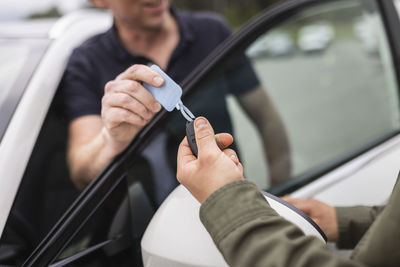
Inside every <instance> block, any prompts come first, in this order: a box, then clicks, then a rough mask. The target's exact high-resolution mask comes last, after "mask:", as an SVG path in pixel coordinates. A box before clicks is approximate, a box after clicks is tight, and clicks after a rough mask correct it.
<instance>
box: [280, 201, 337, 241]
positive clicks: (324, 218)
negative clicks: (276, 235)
mask: <svg viewBox="0 0 400 267" xmlns="http://www.w3.org/2000/svg"><path fill="white" fill-rule="evenodd" d="M282 199H283V200H285V201H287V202H289V203H290V204H292V205H293V206H295V207H296V208H298V209H299V210H301V211H302V212H304V213H305V214H307V215H308V216H310V218H311V219H313V220H314V221H315V223H316V224H318V226H319V227H321V229H322V231H324V233H325V234H326V236H327V238H328V241H332V242H336V241H337V240H338V235H339V233H338V232H339V230H338V224H337V218H336V210H335V208H334V207H332V206H330V205H328V204H326V203H323V202H321V201H319V200H316V199H314V198H306V199H301V198H291V197H289V196H285V197H283V198H282Z"/></svg>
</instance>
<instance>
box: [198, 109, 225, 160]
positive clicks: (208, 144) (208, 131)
mask: <svg viewBox="0 0 400 267" xmlns="http://www.w3.org/2000/svg"><path fill="white" fill-rule="evenodd" d="M194 131H195V135H196V143H197V149H198V152H199V157H200V156H201V155H204V154H208V153H210V152H213V151H217V152H221V150H220V149H219V148H218V145H217V143H216V141H215V134H214V130H213V128H212V127H211V125H210V123H209V122H208V120H207V119H206V118H204V117H198V118H196V120H195V122H194Z"/></svg>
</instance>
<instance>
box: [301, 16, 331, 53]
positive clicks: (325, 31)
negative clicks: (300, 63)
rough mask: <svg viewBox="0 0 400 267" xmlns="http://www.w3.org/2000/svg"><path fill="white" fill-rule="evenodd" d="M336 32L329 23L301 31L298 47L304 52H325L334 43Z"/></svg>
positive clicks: (308, 27)
mask: <svg viewBox="0 0 400 267" xmlns="http://www.w3.org/2000/svg"><path fill="white" fill-rule="evenodd" d="M334 36H335V30H334V28H333V27H332V25H330V24H328V23H321V22H319V23H315V24H312V25H307V26H304V27H302V28H301V29H300V30H299V37H298V45H299V47H300V49H301V50H302V51H304V52H318V51H323V50H325V49H326V48H327V47H328V46H329V44H330V43H331V42H332V40H333V38H334Z"/></svg>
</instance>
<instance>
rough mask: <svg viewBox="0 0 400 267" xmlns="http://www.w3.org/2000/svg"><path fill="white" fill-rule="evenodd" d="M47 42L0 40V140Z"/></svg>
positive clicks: (38, 40)
mask: <svg viewBox="0 0 400 267" xmlns="http://www.w3.org/2000/svg"><path fill="white" fill-rule="evenodd" d="M48 43H49V41H48V40H41V39H37V40H35V39H0V84H1V89H0V114H1V115H0V140H1V138H2V137H3V134H4V132H5V130H6V128H7V125H8V122H9V120H10V118H11V116H12V114H13V112H14V109H15V107H16V106H17V104H18V102H19V99H20V97H21V95H22V92H23V91H24V90H25V87H26V85H27V83H28V81H29V79H30V77H31V75H32V73H33V71H34V70H35V68H36V65H37V64H38V63H39V60H40V57H41V56H42V55H43V53H44V51H45V48H46V47H47V45H48Z"/></svg>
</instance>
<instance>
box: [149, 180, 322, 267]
mask: <svg viewBox="0 0 400 267" xmlns="http://www.w3.org/2000/svg"><path fill="white" fill-rule="evenodd" d="M265 198H266V199H267V201H268V203H269V204H270V205H271V207H272V208H273V209H275V210H276V211H277V212H278V213H279V214H280V215H281V216H282V217H284V218H286V219H287V220H289V221H291V222H292V223H294V224H295V225H297V226H298V227H299V228H300V229H301V230H302V231H303V232H304V233H305V234H306V235H313V236H316V237H317V238H319V239H321V242H325V240H324V239H323V237H322V236H321V234H320V233H319V232H318V231H317V230H316V228H314V226H312V225H311V224H310V223H309V222H308V221H307V220H306V219H304V217H302V216H301V215H299V214H298V213H296V212H295V211H294V210H292V209H290V208H288V207H287V206H285V205H283V204H281V203H279V202H278V201H276V200H274V199H272V198H270V197H267V196H266V197H265ZM199 211H200V203H199V202H198V201H197V200H196V199H195V198H194V197H193V196H192V195H191V194H190V192H189V191H188V190H187V189H186V188H185V187H183V186H182V185H180V186H178V187H177V188H176V189H175V190H174V191H173V192H172V193H171V194H170V195H169V196H168V198H167V199H166V200H165V201H164V202H163V204H162V205H161V206H160V208H159V209H158V210H157V212H156V214H155V215H154V216H153V218H152V220H151V222H150V224H149V226H148V227H147V229H146V232H145V234H144V236H143V238H142V242H141V247H142V255H143V264H144V266H145V267H156V266H163V267H181V266H228V265H227V263H226V262H225V260H224V259H223V257H222V255H221V253H220V252H219V251H218V249H217V247H216V246H215V244H214V243H213V241H212V239H211V237H210V235H209V234H208V232H207V230H206V229H205V228H204V226H203V225H202V223H201V221H200V218H199Z"/></svg>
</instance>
